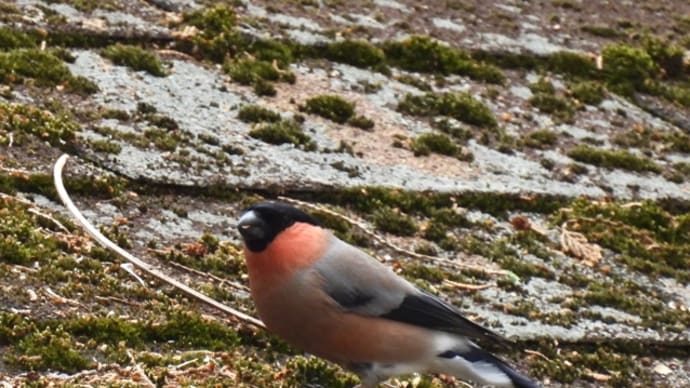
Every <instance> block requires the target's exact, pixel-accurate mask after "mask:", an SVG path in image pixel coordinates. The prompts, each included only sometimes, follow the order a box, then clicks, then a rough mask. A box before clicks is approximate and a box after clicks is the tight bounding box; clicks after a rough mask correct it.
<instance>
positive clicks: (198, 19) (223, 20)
mask: <svg viewBox="0 0 690 388" xmlns="http://www.w3.org/2000/svg"><path fill="white" fill-rule="evenodd" d="M236 21H237V18H236V16H235V12H234V11H233V10H231V9H230V8H228V7H227V6H225V5H217V6H215V7H214V8H210V9H205V10H204V9H202V10H198V11H194V12H191V13H187V14H184V15H183V23H184V24H186V25H190V26H194V27H196V28H198V29H200V30H201V34H199V35H197V36H195V37H194V38H192V42H193V44H194V45H195V47H194V49H192V50H196V51H199V52H200V54H201V55H202V56H203V57H205V58H209V59H211V60H213V61H214V62H217V63H222V62H223V61H224V60H225V57H226V55H228V54H234V53H237V52H238V51H239V47H238V46H239V39H240V38H239V35H238V34H237V32H236V31H235V30H234V27H235V23H236Z"/></svg>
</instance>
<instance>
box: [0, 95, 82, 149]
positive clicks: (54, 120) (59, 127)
mask: <svg viewBox="0 0 690 388" xmlns="http://www.w3.org/2000/svg"><path fill="white" fill-rule="evenodd" d="M77 128H78V125H77V124H76V123H75V122H74V121H72V120H71V119H70V118H68V117H63V116H55V115H53V114H52V113H50V112H48V111H45V110H41V109H39V108H36V107H35V106H32V105H22V104H8V103H2V102H0V143H6V142H7V139H6V138H5V134H7V133H9V132H12V133H14V134H15V136H16V135H17V134H20V135H21V134H29V135H32V136H35V137H37V138H39V139H41V140H44V141H47V142H49V143H50V144H52V145H55V146H62V145H63V143H64V142H72V141H74V139H75V132H76V130H77ZM15 142H18V143H21V142H22V139H21V138H16V137H15Z"/></svg>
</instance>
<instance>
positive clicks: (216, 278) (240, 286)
mask: <svg viewBox="0 0 690 388" xmlns="http://www.w3.org/2000/svg"><path fill="white" fill-rule="evenodd" d="M168 264H170V265H171V266H173V267H176V268H179V269H181V270H183V271H187V272H189V273H193V274H195V275H198V276H203V277H205V278H208V279H211V280H214V281H216V282H218V283H220V284H221V285H223V284H227V285H229V286H231V287H232V288H234V289H236V290H240V291H246V292H249V287H247V286H245V285H244V284H240V283H237V282H233V281H232V280H228V279H223V278H221V277H219V276H216V275H214V274H211V273H206V272H203V271H199V270H198V269H194V268H191V267H187V266H186V265H184V264H180V263H176V262H174V261H169V262H168Z"/></svg>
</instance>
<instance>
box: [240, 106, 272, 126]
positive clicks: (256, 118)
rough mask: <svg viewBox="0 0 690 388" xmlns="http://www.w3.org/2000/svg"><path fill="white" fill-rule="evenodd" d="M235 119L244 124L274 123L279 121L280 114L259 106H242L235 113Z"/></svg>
mask: <svg viewBox="0 0 690 388" xmlns="http://www.w3.org/2000/svg"><path fill="white" fill-rule="evenodd" d="M237 118H238V119H240V120H242V121H244V122H245V123H260V122H269V123H275V122H277V121H280V114H279V113H277V112H274V111H272V110H270V109H268V108H264V107H262V106H259V105H243V106H242V107H240V110H239V112H237Z"/></svg>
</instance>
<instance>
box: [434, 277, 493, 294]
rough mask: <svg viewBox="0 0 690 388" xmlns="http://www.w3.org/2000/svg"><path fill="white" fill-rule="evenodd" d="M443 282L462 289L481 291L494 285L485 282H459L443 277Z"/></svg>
mask: <svg viewBox="0 0 690 388" xmlns="http://www.w3.org/2000/svg"><path fill="white" fill-rule="evenodd" d="M443 284H445V285H447V286H451V287H453V288H459V289H462V290H470V291H481V290H485V289H487V288H491V287H493V286H494V285H493V284H491V283H486V284H468V283H460V282H455V281H453V280H448V279H444V280H443Z"/></svg>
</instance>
